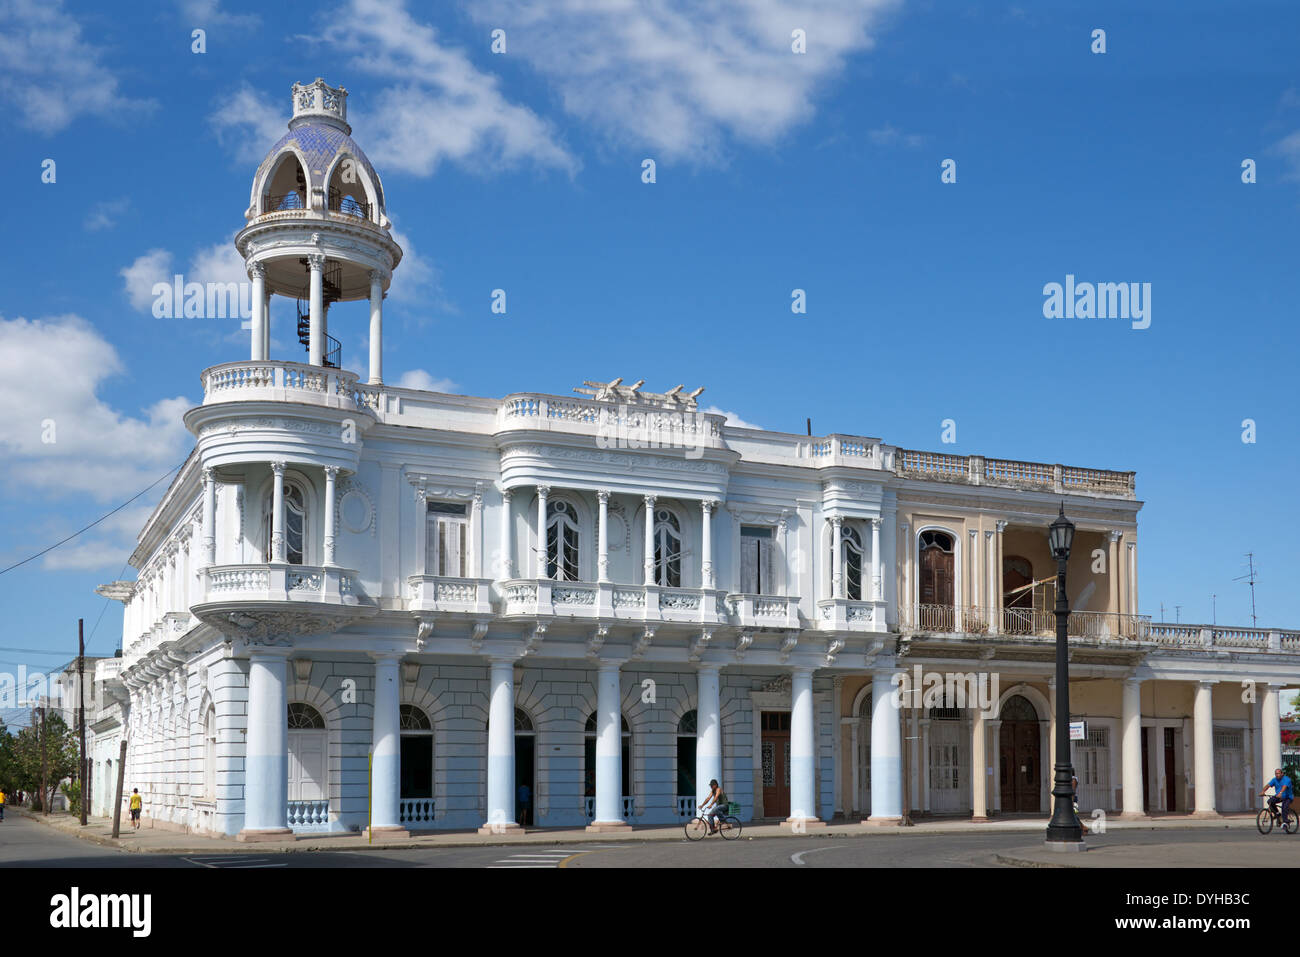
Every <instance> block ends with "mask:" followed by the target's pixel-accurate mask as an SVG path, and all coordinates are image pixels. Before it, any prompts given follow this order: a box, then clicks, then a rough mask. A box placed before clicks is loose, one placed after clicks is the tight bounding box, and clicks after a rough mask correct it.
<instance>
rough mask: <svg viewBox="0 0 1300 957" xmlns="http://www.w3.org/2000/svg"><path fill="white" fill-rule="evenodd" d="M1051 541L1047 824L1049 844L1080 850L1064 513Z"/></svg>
mask: <svg viewBox="0 0 1300 957" xmlns="http://www.w3.org/2000/svg"><path fill="white" fill-rule="evenodd" d="M1047 538H1048V545H1049V547H1050V548H1051V552H1052V557H1053V558H1055V559H1056V609H1055V610H1056V781H1055V785H1054V786H1053V788H1052V799H1053V802H1054V803H1053V806H1052V820H1051V822H1050V823H1049V824H1048V825H1047V844H1048V846H1049V847H1051V848H1053V849H1055V850H1076V849H1081V848H1082V846H1083V827H1082V826H1081V825H1080V824H1079V818H1078V817H1077V816H1076V815H1075V813H1074V787H1073V785H1072V783H1071V781H1072V779H1073V778H1074V766H1073V764H1072V763H1071V761H1070V666H1069V643H1070V639H1069V618H1070V604H1069V602H1068V601H1067V600H1066V597H1065V566H1066V563H1067V562H1068V561H1069V560H1070V545H1071V544H1072V543H1073V542H1074V523H1073V522H1071V521H1070V520H1069V519H1068V518H1066V517H1065V503H1064V502H1062V503H1061V514H1060V515H1059V516H1058V517H1057V519H1056V521H1054V522H1053V523H1052V525H1051V528H1049V529H1048V531H1047Z"/></svg>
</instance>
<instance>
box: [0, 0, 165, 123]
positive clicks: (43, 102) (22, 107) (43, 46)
mask: <svg viewBox="0 0 1300 957" xmlns="http://www.w3.org/2000/svg"><path fill="white" fill-rule="evenodd" d="M100 53H101V51H100V50H99V49H98V48H97V47H94V46H92V45H91V44H89V43H87V42H85V40H84V39H83V38H82V34H81V26H80V24H78V23H77V21H76V20H75V19H73V17H72V16H71V14H69V13H68V12H67V11H65V10H64V9H63V3H62V0H0V100H4V101H8V102H9V104H10V105H11V106H12V107H13V108H14V110H15V111H16V113H17V114H18V118H19V122H20V123H21V124H22V125H23V126H26V127H28V128H29V129H33V130H36V131H37V132H39V133H47V134H49V133H57V132H59V131H60V130H62V129H65V128H66V127H67V126H69V125H70V124H71V123H72V122H73V121H74V120H76V119H77V118H78V117H79V116H81V115H83V114H89V115H98V116H104V117H108V118H112V119H120V118H122V117H123V116H126V115H130V114H132V113H137V112H140V111H142V110H147V109H152V108H153V107H154V106H156V105H157V104H156V103H155V102H154V101H152V100H138V99H133V98H131V97H128V96H126V95H124V94H123V93H122V92H121V90H120V89H119V88H118V81H117V77H116V76H114V75H113V72H112V71H111V70H110V69H109V68H108V67H107V66H105V65H104V63H103V61H102V59H101V57H100Z"/></svg>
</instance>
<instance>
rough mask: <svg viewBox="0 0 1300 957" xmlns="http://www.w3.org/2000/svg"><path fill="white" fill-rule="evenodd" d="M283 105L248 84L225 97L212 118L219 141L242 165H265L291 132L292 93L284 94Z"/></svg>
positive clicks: (286, 92) (211, 124)
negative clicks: (268, 154) (280, 142)
mask: <svg viewBox="0 0 1300 957" xmlns="http://www.w3.org/2000/svg"><path fill="white" fill-rule="evenodd" d="M283 100H284V102H283V105H281V106H278V107H277V106H276V105H275V103H273V102H272V101H271V100H270V99H269V98H267V97H265V96H263V95H262V94H261V93H259V92H258V91H257V90H255V89H253V87H251V86H250V85H249V84H248V83H245V84H244V85H243V86H241V87H240V88H239V89H238V90H236V91H235V92H234V93H233V94H231V95H230V96H227V97H223V98H222V100H221V103H220V105H219V106H218V107H217V108H216V109H215V110H214V111H213V112H212V113H211V114H210V115H209V116H208V123H209V125H210V126H211V127H212V130H213V132H214V133H215V134H216V137H217V142H219V143H220V144H221V145H222V146H224V147H225V148H226V149H228V150H230V152H231V154H232V155H233V156H234V158H235V161H236V162H238V163H245V164H254V163H260V162H262V158H263V157H264V156H266V153H267V150H269V149H270V148H271V147H272V146H274V145H275V144H276V142H277V141H278V140H279V139H280V137H282V136H284V134H285V133H287V132H288V127H287V126H286V125H285V124H286V123H287V122H288V119H289V115H290V114H289V111H290V104H289V91H288V89H287V88H286V89H285V91H284V97H283Z"/></svg>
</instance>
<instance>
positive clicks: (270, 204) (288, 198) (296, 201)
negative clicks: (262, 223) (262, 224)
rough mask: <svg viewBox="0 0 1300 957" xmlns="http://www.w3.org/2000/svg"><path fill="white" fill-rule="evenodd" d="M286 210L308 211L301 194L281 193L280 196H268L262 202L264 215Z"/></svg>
mask: <svg viewBox="0 0 1300 957" xmlns="http://www.w3.org/2000/svg"><path fill="white" fill-rule="evenodd" d="M286 209H306V206H305V205H303V201H302V194H301V193H299V192H296V191H295V192H291V193H280V194H279V195H275V196H271V195H268V196H266V197H264V198H263V200H262V212H263V213H278V212H280V211H282V210H286Z"/></svg>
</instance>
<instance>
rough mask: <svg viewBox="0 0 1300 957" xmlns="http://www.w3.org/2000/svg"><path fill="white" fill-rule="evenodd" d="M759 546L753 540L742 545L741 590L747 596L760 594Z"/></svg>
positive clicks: (756, 541)
mask: <svg viewBox="0 0 1300 957" xmlns="http://www.w3.org/2000/svg"><path fill="white" fill-rule="evenodd" d="M759 544H760V543H759V542H758V540H757V539H752V538H750V539H743V540H742V541H741V543H740V590H741V591H742V592H743V593H745V594H746V595H754V594H757V593H758V553H759Z"/></svg>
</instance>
